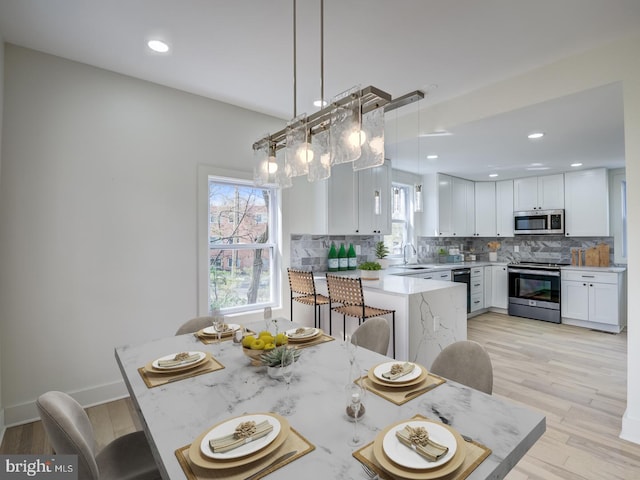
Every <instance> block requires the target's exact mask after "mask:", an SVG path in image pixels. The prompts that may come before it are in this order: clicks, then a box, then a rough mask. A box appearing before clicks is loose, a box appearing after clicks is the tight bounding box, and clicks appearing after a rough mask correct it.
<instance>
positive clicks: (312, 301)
mask: <svg viewBox="0 0 640 480" xmlns="http://www.w3.org/2000/svg"><path fill="white" fill-rule="evenodd" d="M287 274H288V275H289V289H290V290H291V300H290V304H291V305H290V306H291V321H293V301H294V300H295V301H296V302H299V303H302V304H304V305H313V326H314V327H316V328H320V320H321V311H320V307H321V306H322V305H328V304H329V298H328V297H325V296H324V295H321V294H319V293H316V285H315V283H314V281H313V272H305V271H303V270H294V269H292V268H287ZM329 330H331V323H329Z"/></svg>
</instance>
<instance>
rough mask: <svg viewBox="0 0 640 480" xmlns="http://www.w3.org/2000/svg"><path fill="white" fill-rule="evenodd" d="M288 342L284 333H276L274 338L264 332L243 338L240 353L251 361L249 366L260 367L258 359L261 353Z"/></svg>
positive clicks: (269, 333) (260, 363)
mask: <svg viewBox="0 0 640 480" xmlns="http://www.w3.org/2000/svg"><path fill="white" fill-rule="evenodd" d="M288 341H289V340H288V338H287V336H286V335H285V334H284V333H278V334H276V335H275V336H274V335H273V334H272V333H271V332H269V331H267V330H264V331H262V332H260V333H258V335H247V336H246V337H244V338H243V339H242V351H243V353H244V354H245V355H246V356H247V357H249V359H250V360H251V365H254V366H260V365H262V362H261V360H260V357H261V356H262V354H263V353H265V352H269V351H271V350H273V349H274V348H276V347H279V346H280V345H284V344H286V343H287V342H288Z"/></svg>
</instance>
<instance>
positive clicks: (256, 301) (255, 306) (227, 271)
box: [206, 175, 280, 313]
mask: <svg viewBox="0 0 640 480" xmlns="http://www.w3.org/2000/svg"><path fill="white" fill-rule="evenodd" d="M207 179H208V188H207V190H208V212H207V213H208V215H207V216H206V218H208V220H209V221H208V225H207V240H208V245H207V247H208V252H207V256H208V272H207V277H208V278H207V283H208V285H207V298H208V309H209V311H211V310H212V309H213V308H214V307H217V308H220V309H221V310H222V311H223V312H224V313H236V312H244V311H249V310H259V309H262V308H264V307H265V306H273V305H275V302H276V299H279V297H280V293H279V281H278V278H277V272H278V269H277V268H276V265H277V264H278V262H277V248H276V241H275V239H276V238H278V234H279V232H278V225H277V215H276V214H275V212H276V211H277V205H278V202H277V193H278V192H277V190H276V189H273V188H268V187H256V186H254V185H253V184H252V183H251V182H248V181H243V180H234V179H229V178H226V177H218V176H214V175H208V176H207Z"/></svg>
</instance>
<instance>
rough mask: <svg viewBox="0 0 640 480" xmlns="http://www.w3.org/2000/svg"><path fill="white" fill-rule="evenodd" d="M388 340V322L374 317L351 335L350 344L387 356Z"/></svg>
mask: <svg viewBox="0 0 640 480" xmlns="http://www.w3.org/2000/svg"><path fill="white" fill-rule="evenodd" d="M389 338H391V327H389V322H388V321H387V319H386V318H383V317H374V318H369V319H367V320H365V322H364V323H363V324H362V325H360V326H359V327H358V328H356V330H355V332H353V335H351V343H353V344H354V345H357V346H359V347H362V348H366V349H367V350H372V351H374V352H378V353H380V354H382V355H386V354H387V350H388V349H389Z"/></svg>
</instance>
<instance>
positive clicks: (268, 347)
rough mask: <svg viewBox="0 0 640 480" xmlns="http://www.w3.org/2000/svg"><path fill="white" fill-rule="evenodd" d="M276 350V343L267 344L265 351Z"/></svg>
mask: <svg viewBox="0 0 640 480" xmlns="http://www.w3.org/2000/svg"><path fill="white" fill-rule="evenodd" d="M274 348H276V345H275V343H267V344H265V346H264V350H273V349H274Z"/></svg>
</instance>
